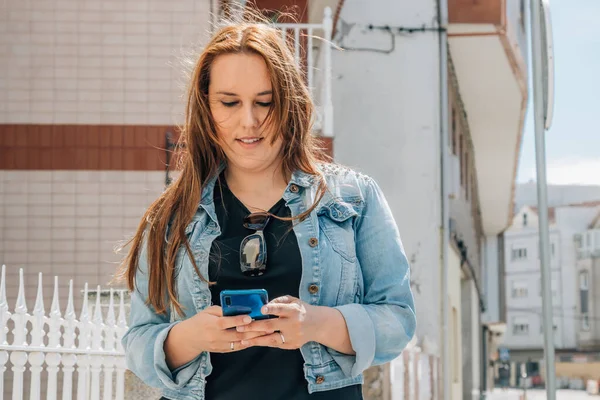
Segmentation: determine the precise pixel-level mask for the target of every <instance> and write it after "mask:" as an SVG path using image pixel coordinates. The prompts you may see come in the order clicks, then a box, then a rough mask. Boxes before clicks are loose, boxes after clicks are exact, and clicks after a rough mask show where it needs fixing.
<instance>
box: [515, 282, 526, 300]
mask: <svg viewBox="0 0 600 400" xmlns="http://www.w3.org/2000/svg"><path fill="white" fill-rule="evenodd" d="M528 294H529V290H528V288H527V283H526V282H523V281H513V283H512V291H511V296H512V298H513V299H522V298H524V297H527V295H528Z"/></svg>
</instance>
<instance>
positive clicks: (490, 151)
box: [448, 0, 527, 235]
mask: <svg viewBox="0 0 600 400" xmlns="http://www.w3.org/2000/svg"><path fill="white" fill-rule="evenodd" d="M524 4H525V2H524V1H521V2H517V1H507V0H486V1H477V0H449V1H448V17H449V26H448V42H449V49H450V57H451V59H452V63H453V65H454V69H455V73H456V77H457V81H458V84H459V91H460V93H461V96H462V99H463V103H464V106H465V112H466V114H467V121H468V124H469V127H470V131H471V136H472V139H473V146H474V150H475V164H476V169H475V170H476V171H477V181H478V185H479V196H480V203H481V213H482V215H483V221H482V222H483V229H484V231H485V233H486V234H488V235H489V234H496V233H498V232H500V231H501V230H503V229H504V228H505V227H506V226H507V224H508V223H509V218H510V217H511V216H512V210H511V207H512V198H513V193H514V179H515V174H516V169H517V163H518V159H519V149H520V145H521V137H522V132H523V125H524V119H525V110H526V106H527V36H526V30H525V26H526V23H525V22H526V21H525V18H526V17H525V15H526V14H525V10H524V7H525V6H524Z"/></svg>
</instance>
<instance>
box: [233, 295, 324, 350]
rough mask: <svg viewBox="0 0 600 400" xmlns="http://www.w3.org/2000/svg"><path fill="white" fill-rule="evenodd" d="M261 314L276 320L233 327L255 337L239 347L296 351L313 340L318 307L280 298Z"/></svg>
mask: <svg viewBox="0 0 600 400" xmlns="http://www.w3.org/2000/svg"><path fill="white" fill-rule="evenodd" d="M262 313H263V314H271V315H276V316H278V317H279V318H273V319H265V320H259V321H254V322H252V323H250V324H244V325H241V326H238V327H237V331H238V332H239V333H241V334H242V333H243V334H256V336H255V337H254V338H250V337H248V338H246V339H243V340H242V342H241V345H242V346H244V347H250V346H267V347H278V348H281V349H288V350H293V349H298V348H300V347H302V346H303V345H304V344H306V343H307V342H310V341H313V340H315V334H316V331H317V325H318V323H317V321H318V320H319V313H320V312H319V307H315V306H311V305H310V304H307V303H305V302H303V301H302V300H300V299H297V298H295V297H292V296H282V297H279V298H276V299H274V300H272V301H271V302H270V303H269V304H267V305H266V306H263V308H262Z"/></svg>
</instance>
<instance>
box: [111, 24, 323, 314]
mask: <svg viewBox="0 0 600 400" xmlns="http://www.w3.org/2000/svg"><path fill="white" fill-rule="evenodd" d="M247 16H248V14H246V16H245V17H242V18H244V19H245V20H244V21H241V22H236V23H229V24H227V25H225V26H223V27H222V28H220V29H218V31H217V32H216V33H215V34H214V36H213V37H212V39H211V40H210V42H209V43H208V44H207V45H206V47H205V48H204V50H203V52H202V53H201V54H200V57H199V59H198V60H197V62H196V63H195V66H194V68H193V71H192V73H191V77H190V78H191V79H190V82H189V87H188V90H187V106H186V114H185V122H184V124H183V126H182V127H181V135H180V138H179V141H180V146H178V147H179V148H181V149H182V150H181V154H180V158H179V168H180V169H181V172H180V174H179V176H178V177H177V179H176V180H175V181H174V182H173V184H172V185H171V186H169V187H168V188H167V189H166V190H165V191H164V192H163V194H162V195H161V196H160V197H159V198H158V199H157V200H156V201H154V203H152V205H150V207H149V208H148V210H147V211H146V213H145V214H144V217H143V218H142V220H141V222H140V224H139V226H138V228H137V231H136V233H135V235H134V236H133V238H132V239H131V240H130V242H129V243H130V244H131V248H130V250H129V252H128V254H127V256H126V257H125V259H124V261H123V264H122V265H121V268H120V270H119V271H118V272H117V275H116V276H115V278H116V279H117V280H118V279H121V280H125V281H126V283H127V287H128V288H129V290H134V288H135V275H136V272H137V269H138V262H139V258H140V254H141V253H142V250H143V247H144V246H146V248H147V256H148V259H147V263H148V275H149V278H148V279H149V280H148V299H147V300H146V303H147V304H149V305H151V306H152V307H153V308H154V311H155V312H157V313H158V314H165V313H166V312H167V306H168V305H169V304H170V305H172V306H173V308H174V309H175V310H176V312H177V313H178V314H179V315H182V306H181V304H180V303H179V301H178V300H177V293H176V279H175V262H176V255H177V252H178V249H179V248H180V247H181V246H184V247H185V250H186V252H187V254H188V256H189V258H190V259H191V261H192V264H193V266H194V268H195V270H196V273H197V274H198V275H199V276H200V278H201V279H202V280H203V281H205V282H206V279H207V277H203V276H201V274H200V271H199V269H198V266H197V265H196V262H195V260H194V257H193V254H192V251H191V249H190V244H189V243H188V240H187V237H186V235H185V228H186V227H187V225H188V224H189V223H190V222H191V220H192V217H193V216H194V214H195V212H196V210H197V208H198V204H199V203H200V200H201V195H202V189H203V188H204V186H205V185H206V183H207V181H208V180H210V179H211V178H213V177H215V176H216V175H217V174H218V170H219V166H220V165H221V163H223V162H226V157H225V154H224V152H223V150H222V148H221V146H220V145H219V140H218V138H217V132H216V126H215V121H214V120H213V118H212V115H211V112H210V108H209V101H208V85H209V81H210V68H211V65H212V63H213V62H214V60H215V58H216V57H218V56H220V55H223V54H232V53H233V54H235V53H250V54H257V55H259V56H261V57H262V58H263V59H264V61H265V63H266V65H267V69H268V71H269V75H270V79H271V85H272V88H273V101H272V108H271V110H270V111H269V115H268V117H267V121H266V123H269V124H274V128H275V129H274V132H275V133H274V135H273V137H272V141H273V142H274V141H275V140H277V138H279V137H282V140H283V146H282V154H281V161H282V162H281V165H282V172H283V173H284V175H285V176H286V177H289V176H290V175H291V174H292V173H293V172H294V171H296V170H300V171H303V172H305V173H308V174H311V175H315V176H317V177H318V178H319V182H320V183H319V189H318V191H317V196H316V200H315V203H314V204H313V205H312V207H311V208H310V209H309V210H307V211H306V212H305V213H303V214H302V215H299V216H298V217H297V218H300V219H301V218H303V217H304V216H306V215H307V214H309V213H310V212H311V211H312V210H313V209H314V208H315V206H316V204H317V203H318V202H319V201H320V200H321V198H322V197H323V195H324V194H325V191H326V190H327V187H326V184H325V181H324V179H323V178H322V175H321V173H320V172H319V170H318V168H317V163H318V162H319V161H322V160H324V159H326V156H324V154H323V151H322V149H321V148H320V146H319V143H318V140H317V139H316V138H315V137H314V136H313V135H312V132H311V131H312V118H313V111H314V105H313V103H312V100H311V98H310V95H309V91H308V89H307V86H306V84H305V80H304V75H303V73H302V72H300V69H299V66H298V65H297V64H296V63H295V61H294V57H293V55H292V52H291V50H290V49H289V48H288V44H287V43H286V41H285V40H284V39H283V38H282V35H281V32H280V31H278V30H277V29H275V28H274V27H271V26H269V25H268V24H266V23H264V22H258V23H257V22H256V15H252V21H250V20H248V17H247ZM167 226H169V233H168V235H169V237H168V240H165V233H166V231H167Z"/></svg>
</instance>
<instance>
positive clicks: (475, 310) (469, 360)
mask: <svg viewBox="0 0 600 400" xmlns="http://www.w3.org/2000/svg"><path fill="white" fill-rule="evenodd" d="M461 318H462V332H461V335H462V372H463V376H462V379H463V389H462V390H463V398H465V399H467V398H469V399H470V398H471V397H470V396H471V394H472V393H473V392H476V391H478V390H479V384H480V381H481V370H480V368H481V354H480V350H481V323H480V310H479V300H478V297H477V290H476V289H475V284H474V282H473V280H471V279H468V280H466V279H463V280H461Z"/></svg>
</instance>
